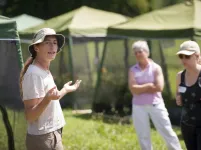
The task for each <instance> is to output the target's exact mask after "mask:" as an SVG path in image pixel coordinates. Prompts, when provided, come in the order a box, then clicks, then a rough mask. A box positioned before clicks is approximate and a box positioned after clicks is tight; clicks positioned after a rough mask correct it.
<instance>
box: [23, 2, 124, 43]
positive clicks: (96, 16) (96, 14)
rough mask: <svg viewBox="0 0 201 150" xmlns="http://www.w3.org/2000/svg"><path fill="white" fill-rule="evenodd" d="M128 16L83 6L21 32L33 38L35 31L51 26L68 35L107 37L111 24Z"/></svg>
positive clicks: (119, 21)
mask: <svg viewBox="0 0 201 150" xmlns="http://www.w3.org/2000/svg"><path fill="white" fill-rule="evenodd" d="M126 20H127V17H125V16H123V15H120V14H116V13H112V12H107V11H103V10H98V9H94V8H90V7H86V6H82V7H80V8H78V9H76V10H73V11H71V12H68V13H65V14H62V15H60V16H57V17H54V18H52V19H49V20H46V21H45V22H44V23H43V24H40V25H38V26H35V27H33V28H29V29H26V30H23V31H21V32H20V36H21V38H23V39H24V38H32V36H33V33H35V32H36V31H37V30H39V29H41V28H43V27H50V28H53V29H55V30H56V31H57V32H59V33H62V34H65V35H66V36H68V35H71V36H78V37H82V36H84V37H105V36H106V35H107V28H108V27H109V26H112V25H115V24H119V23H122V22H125V21H126Z"/></svg>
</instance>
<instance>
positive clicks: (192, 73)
mask: <svg viewBox="0 0 201 150" xmlns="http://www.w3.org/2000/svg"><path fill="white" fill-rule="evenodd" d="M177 55H178V57H179V58H180V59H181V62H182V64H183V66H184V68H185V69H184V71H180V72H179V73H178V74H177V91H176V93H177V94H176V103H177V105H179V106H182V107H183V109H182V117H181V131H182V135H183V138H184V142H185V144H186V147H187V149H188V150H201V65H200V48H199V45H198V44H197V43H196V42H194V41H186V42H184V43H182V44H181V46H180V50H179V52H177Z"/></svg>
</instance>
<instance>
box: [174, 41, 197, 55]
mask: <svg viewBox="0 0 201 150" xmlns="http://www.w3.org/2000/svg"><path fill="white" fill-rule="evenodd" d="M195 53H198V54H200V47H199V45H198V44H197V43H196V42H195V41H185V42H183V43H182V44H181V45H180V49H179V51H178V52H177V55H179V54H183V55H193V54H195Z"/></svg>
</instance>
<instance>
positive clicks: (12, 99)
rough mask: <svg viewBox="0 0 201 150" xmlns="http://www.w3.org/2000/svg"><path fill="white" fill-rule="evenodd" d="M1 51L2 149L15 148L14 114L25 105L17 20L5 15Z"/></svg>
mask: <svg viewBox="0 0 201 150" xmlns="http://www.w3.org/2000/svg"><path fill="white" fill-rule="evenodd" d="M0 52H1V55H0V64H1V65H0V110H1V112H2V113H1V115H2V116H1V118H2V121H1V122H0V129H1V130H0V134H1V138H0V149H9V150H14V148H15V147H14V137H13V132H12V131H13V130H12V129H13V127H14V126H15V125H14V124H15V117H13V116H15V115H13V114H15V112H16V111H17V110H19V109H20V108H22V106H23V105H22V101H21V98H20V90H19V76H20V70H21V68H22V66H23V59H22V53H21V48H20V39H19V36H18V32H17V27H16V22H15V21H14V20H11V19H9V18H7V17H4V16H0ZM6 108H9V109H6ZM7 110H8V113H7ZM13 118H14V122H12V125H11V124H10V121H11V120H12V121H13ZM9 120H10V121H9ZM7 143H8V144H7Z"/></svg>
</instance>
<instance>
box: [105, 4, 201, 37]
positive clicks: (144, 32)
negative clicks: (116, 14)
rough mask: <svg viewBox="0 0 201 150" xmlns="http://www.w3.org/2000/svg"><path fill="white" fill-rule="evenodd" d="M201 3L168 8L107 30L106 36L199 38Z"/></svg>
mask: <svg viewBox="0 0 201 150" xmlns="http://www.w3.org/2000/svg"><path fill="white" fill-rule="evenodd" d="M200 14H201V1H198V0H194V1H193V3H191V2H184V3H180V4H176V5H173V6H169V7H166V8H163V9H160V10H155V11H152V12H150V13H146V14H143V15H140V16H138V17H135V18H132V19H131V20H129V21H127V22H126V23H123V24H120V25H115V26H112V27H111V28H109V30H108V34H109V35H115V36H126V37H137V38H192V37H193V36H201V17H200Z"/></svg>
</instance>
